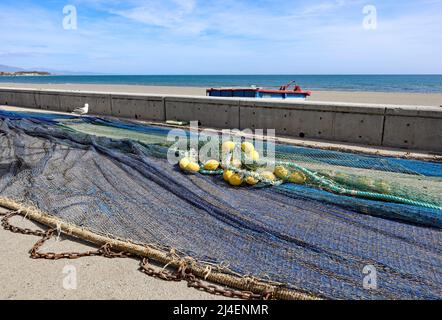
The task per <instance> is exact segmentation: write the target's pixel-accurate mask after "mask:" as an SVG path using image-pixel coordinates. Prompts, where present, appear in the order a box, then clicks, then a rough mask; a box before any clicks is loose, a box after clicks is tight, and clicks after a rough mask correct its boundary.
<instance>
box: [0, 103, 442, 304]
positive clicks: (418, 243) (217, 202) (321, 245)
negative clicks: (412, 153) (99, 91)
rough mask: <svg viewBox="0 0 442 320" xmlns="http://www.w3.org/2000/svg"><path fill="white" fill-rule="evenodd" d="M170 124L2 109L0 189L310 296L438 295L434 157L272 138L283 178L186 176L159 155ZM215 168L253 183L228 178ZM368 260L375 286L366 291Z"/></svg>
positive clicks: (440, 195) (102, 230) (86, 223)
mask: <svg viewBox="0 0 442 320" xmlns="http://www.w3.org/2000/svg"><path fill="white" fill-rule="evenodd" d="M169 131H170V129H169V128H166V127H159V126H148V125H141V124H137V123H132V122H128V121H117V120H114V119H103V118H97V117H81V118H77V117H71V116H63V115H54V114H42V113H41V114H40V113H25V112H8V111H0V145H1V150H0V155H1V158H0V192H1V193H0V196H1V197H4V198H8V199H13V200H15V201H17V202H20V203H24V204H30V205H34V206H35V207H37V208H39V209H40V210H42V211H44V212H47V213H48V214H50V215H52V216H54V217H57V218H60V219H61V220H63V221H66V222H68V223H71V224H73V225H76V226H80V227H84V228H87V229H89V230H92V231H94V232H96V233H98V234H105V235H112V236H113V237H117V238H119V239H126V240H128V241H131V242H134V243H139V244H143V245H152V246H155V247H156V248H160V249H162V250H164V251H165V252H169V251H170V250H171V249H172V248H173V249H174V252H176V254H177V255H179V256H182V257H191V258H192V259H194V260H195V261H197V262H198V263H199V264H201V265H202V266H213V267H218V268H219V269H220V270H225V272H226V273H231V274H235V275H240V276H244V277H253V278H257V279H261V280H263V281H267V282H269V283H272V284H277V285H278V286H283V287H285V288H288V289H290V290H294V291H301V292H307V293H310V294H312V295H315V296H319V297H324V298H336V299H347V298H348V299H360V298H362V299H409V298H418V299H440V298H441V297H442V289H441V288H442V268H441V267H442V259H441V257H442V256H441V253H442V252H441V251H442V249H441V248H442V246H441V240H442V238H441V230H440V229H441V226H442V217H441V214H442V210H441V205H442V164H441V163H436V162H424V161H414V160H406V159H398V158H388V157H381V156H367V155H359V154H350V153H344V152H337V151H327V150H319V149H312V148H304V147H295V146H288V145H279V144H278V145H276V147H275V156H276V157H275V163H274V164H275V166H276V167H282V168H283V169H285V170H286V171H284V172H283V173H284V174H279V175H278V174H277V173H278V172H275V173H276V174H275V175H274V176H270V175H268V174H267V175H265V174H263V172H260V170H259V168H256V167H253V165H252V166H246V167H245V166H239V165H237V166H231V165H228V166H227V167H225V168H224V169H225V170H222V169H220V168H217V169H216V170H214V171H213V172H210V170H205V169H204V168H202V166H203V165H204V163H199V165H200V166H201V170H199V171H200V173H196V174H189V173H186V172H183V171H182V170H181V169H180V167H179V166H177V165H171V164H170V163H169V161H168V160H167V153H168V151H169V150H170V147H171V145H172V144H173V143H172V142H170V141H168V140H167V139H166V137H167V134H168V133H169ZM184 135H189V136H191V135H190V134H189V133H186V132H185V133H184ZM193 138H194V139H195V138H196V139H199V138H198V137H193ZM220 149H222V147H221V146H220ZM280 169H281V168H280ZM225 171H232V172H233V173H234V174H238V175H239V177H240V179H241V182H243V180H244V181H245V180H246V179H247V177H250V176H251V177H252V178H255V179H256V180H257V181H256V182H257V183H256V184H254V185H247V184H246V183H245V182H243V183H242V186H240V187H234V186H231V185H230V184H229V183H227V182H226V181H225V179H224V178H223V175H222V174H223V172H225ZM293 175H295V178H296V179H294V178H293ZM291 177H292V178H291ZM366 266H373V268H374V269H375V270H376V273H377V289H367V288H366V287H364V279H365V277H366V274H364V273H363V270H364V268H365V267H366Z"/></svg>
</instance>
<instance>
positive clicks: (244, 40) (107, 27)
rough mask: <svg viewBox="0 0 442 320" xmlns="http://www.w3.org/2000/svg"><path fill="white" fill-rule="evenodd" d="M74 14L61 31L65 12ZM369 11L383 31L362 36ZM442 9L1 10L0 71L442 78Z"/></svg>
mask: <svg viewBox="0 0 442 320" xmlns="http://www.w3.org/2000/svg"><path fill="white" fill-rule="evenodd" d="M66 5H73V6H75V7H76V9H77V14H78V16H77V19H78V27H77V29H76V30H65V29H63V24H62V23H63V19H64V15H63V7H64V6H66ZM366 5H374V6H375V7H376V9H377V29H376V30H366V29H364V28H363V24H362V22H363V19H364V13H363V8H364V6H366ZM441 21H442V0H403V1H397V0H383V1H378V0H373V1H363V0H313V1H305V0H303V1H297V0H292V1H287V0H284V1H274V0H222V1H214V0H162V1H160V0H144V1H141V0H126V1H120V0H91V1H86V0H65V1H58V0H53V1H27V0H24V1H10V0H2V1H1V2H0V30H1V31H0V43H1V46H0V64H3V65H12V66H17V67H24V68H46V69H55V70H70V71H75V72H81V71H87V72H97V73H115V74H257V73H258V74H287V73H289V74H358V73H399V74H400V73H402V74H407V73H439V74H441V73H442V59H441V55H442V54H441V53H442V23H441Z"/></svg>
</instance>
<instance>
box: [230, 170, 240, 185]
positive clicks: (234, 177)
mask: <svg viewBox="0 0 442 320" xmlns="http://www.w3.org/2000/svg"><path fill="white" fill-rule="evenodd" d="M229 183H230V184H231V185H232V186H235V187H237V186H240V185H241V184H242V179H241V176H240V175H239V174H238V173H235V174H233V175H232V176H231V177H230V179H229Z"/></svg>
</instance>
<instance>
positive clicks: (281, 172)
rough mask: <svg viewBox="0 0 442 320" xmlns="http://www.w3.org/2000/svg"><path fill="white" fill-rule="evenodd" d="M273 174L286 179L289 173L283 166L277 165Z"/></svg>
mask: <svg viewBox="0 0 442 320" xmlns="http://www.w3.org/2000/svg"><path fill="white" fill-rule="evenodd" d="M274 173H275V176H277V177H278V178H279V179H286V178H287V176H288V175H289V171H288V170H287V169H286V168H284V167H283V166H277V167H275V171H274Z"/></svg>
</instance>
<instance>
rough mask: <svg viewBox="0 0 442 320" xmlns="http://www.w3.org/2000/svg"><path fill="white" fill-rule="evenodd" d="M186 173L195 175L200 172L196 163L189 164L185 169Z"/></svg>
mask: <svg viewBox="0 0 442 320" xmlns="http://www.w3.org/2000/svg"><path fill="white" fill-rule="evenodd" d="M185 170H186V171H189V172H192V173H197V172H198V171H200V166H199V164H198V163H196V162H190V163H189V164H188V165H187V167H186V169H185Z"/></svg>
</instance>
